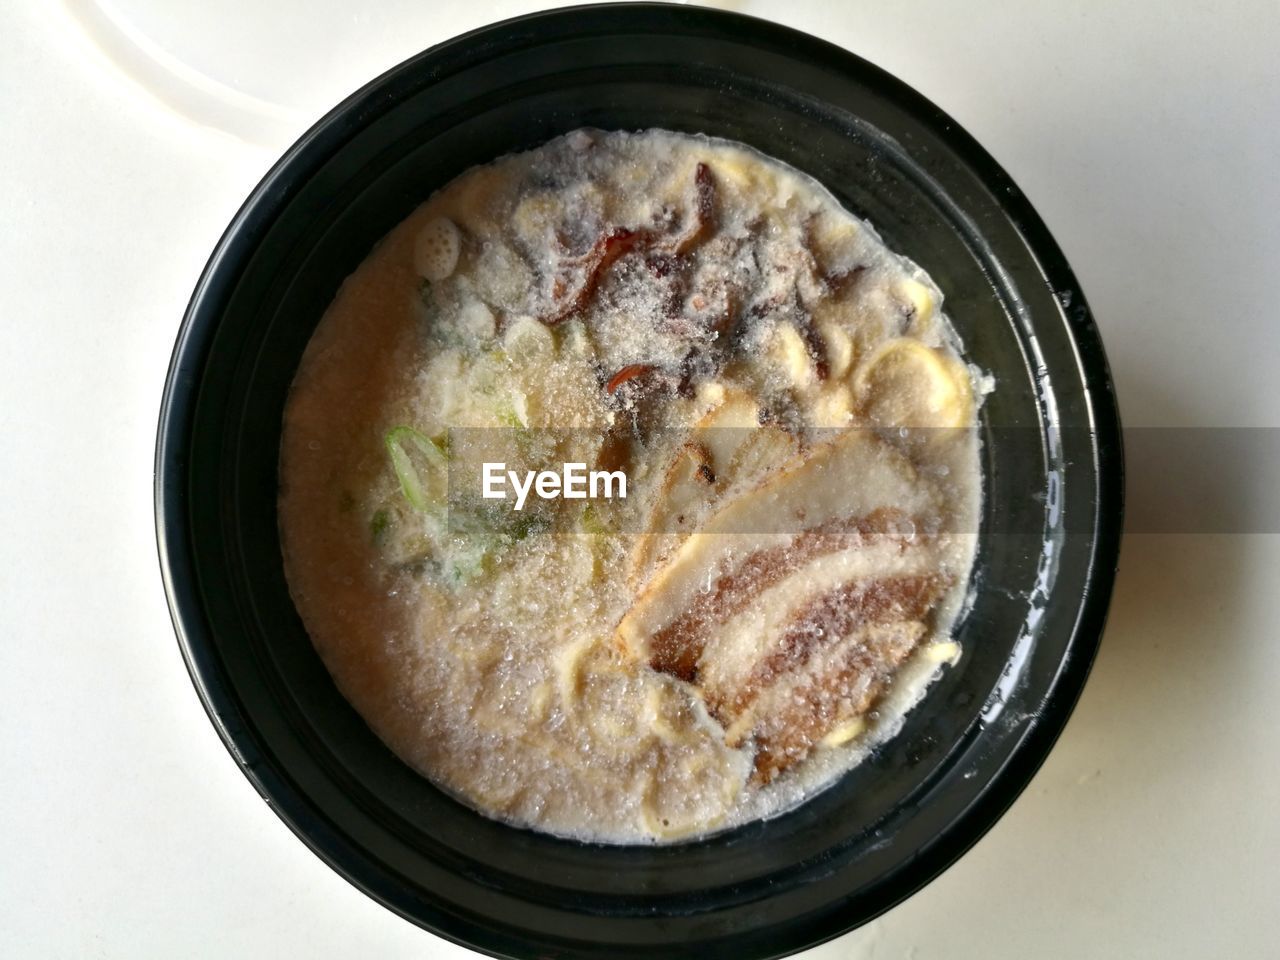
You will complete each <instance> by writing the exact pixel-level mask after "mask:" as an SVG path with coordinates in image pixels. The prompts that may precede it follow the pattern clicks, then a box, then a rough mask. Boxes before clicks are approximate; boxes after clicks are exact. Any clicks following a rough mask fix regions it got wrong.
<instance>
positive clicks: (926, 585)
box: [280, 131, 981, 842]
mask: <svg viewBox="0 0 1280 960" xmlns="http://www.w3.org/2000/svg"><path fill="white" fill-rule="evenodd" d="M941 303H942V295H941V292H940V291H939V290H938V289H937V287H936V286H935V285H934V284H933V283H932V281H930V280H929V278H928V277H927V276H926V275H925V274H924V273H923V272H922V271H921V270H919V268H917V267H916V266H914V265H913V264H911V263H910V262H909V261H906V260H904V259H902V258H900V257H898V256H896V255H894V254H893V253H891V252H890V251H888V250H887V249H886V248H885V247H884V245H883V244H882V243H881V241H880V240H879V238H878V237H877V236H876V234H875V233H874V231H873V230H872V229H871V228H870V227H869V226H868V225H867V224H865V223H862V222H860V221H858V220H857V219H856V218H854V217H853V216H852V215H850V214H849V213H847V212H846V211H844V210H842V209H841V208H840V207H839V206H838V204H837V203H836V202H835V200H834V199H833V198H832V197H831V196H830V194H828V193H827V192H826V191H825V190H824V189H822V188H821V187H820V186H819V185H818V184H817V183H816V182H814V181H813V180H811V179H809V178H807V177H805V176H804V175H802V174H800V173H798V172H796V171H794V170H792V169H790V168H788V167H786V166H784V165H782V164H779V163H777V162H775V161H772V160H769V159H768V158H765V157H763V156H762V155H760V154H759V153H756V152H755V151H752V150H750V149H748V148H745V147H742V146H740V145H737V144H731V143H728V142H725V141H720V140H712V139H708V138H705V137H692V136H686V135H679V134H673V133H668V132H664V131H646V132H644V133H638V134H627V133H602V132H599V131H576V132H574V133H572V134H570V135H568V136H567V137H563V138H559V139H557V140H554V141H552V142H550V143H548V144H546V145H544V146H543V147H540V148H538V149H536V150H533V151H530V152H528V153H525V154H518V155H512V156H508V157H504V158H502V159H500V160H498V161H496V162H494V163H492V164H489V165H486V166H483V167H478V168H474V169H472V170H470V171H468V172H466V173H464V174H463V175H462V176H460V177H459V178H458V179H456V180H454V181H453V182H452V183H450V184H448V185H447V186H445V187H444V188H443V189H441V190H439V191H438V192H437V193H435V194H434V195H433V196H432V197H431V198H430V199H429V200H428V201H427V202H426V203H424V204H423V205H422V206H421V207H420V208H419V209H418V210H416V211H415V212H414V213H413V214H412V215H410V216H409V217H408V218H407V219H406V220H405V221H404V222H403V223H402V224H400V225H399V226H398V227H396V228H395V229H394V230H392V231H391V233H390V234H389V235H388V236H387V237H386V238H385V240H383V241H382V242H381V243H380V244H379V245H378V246H377V247H376V249H375V250H374V251H373V252H372V253H371V254H370V255H369V257H368V258H367V259H366V260H365V261H364V263H362V264H361V265H360V267H359V268H358V269H357V270H356V272H355V273H354V274H353V275H352V276H351V277H349V278H348V279H347V280H346V282H345V283H344V284H343V286H342V288H341V290H340V291H339V293H338V295H337V297H336V298H335V300H334V303H333V304H332V306H331V307H330V308H329V310H328V311H327V312H326V314H325V316H324V318H323V319H322V321H321V322H320V324H319V326H318V328H317V330H316V333H315V335H314V337H313V338H312V341H311V343H310V344H309V346H308V348H307V350H306V353H305V355H304V357H303V361H302V364H301V366H300V368H299V371H298V374H297V376H296V379H295V382H294V385H293V390H292V392H291V395H290V398H289V401H288V404H287V407H286V411H285V424H284V427H285V429H284V439H283V443H282V449H281V477H282V489H281V496H280V527H281V535H282V543H283V548H284V560H285V570H286V574H287V577H288V581H289V585H290V589H291V591H292V594H293V597H294V600H295V602H296V604H297V607H298V609H299V612H300V614H301V616H302V618H303V621H304V623H305V624H306V626H307V629H308V631H309V633H310V635H311V638H312V640H313V642H314V644H315V646H316V649H317V650H318V651H319V653H320V655H321V657H322V658H323V660H324V662H325V664H326V666H327V667H328V669H329V670H330V672H331V673H332V674H333V676H334V679H335V680H336V682H337V684H338V686H339V688H340V689H341V690H342V692H343V693H344V695H345V696H346V697H347V698H348V699H349V700H350V701H351V703H352V704H353V705H354V706H355V707H356V709H357V710H358V711H359V712H360V713H361V715H362V716H363V717H364V718H365V719H366V721H367V722H368V723H369V725H370V727H371V728H372V729H373V730H374V731H375V732H376V733H377V734H378V735H379V736H380V737H381V738H382V739H383V740H384V741H385V742H386V743H387V744H388V745H389V746H390V747H391V748H392V749H393V750H394V751H395V752H396V753H397V754H398V755H399V756H401V757H402V758H403V759H404V760H405V761H406V762H407V763H409V764H410V765H412V766H413V767H414V768H415V769H417V770H419V771H420V772H422V773H423V774H424V775H425V776H427V777H429V778H430V779H431V780H432V781H433V782H435V783H436V784H438V785H439V786H441V787H442V788H443V789H445V790H447V791H449V792H450V793H452V794H453V795H455V796H457V797H458V798H459V799H460V800H462V801H463V802H465V803H468V804H470V805H471V806H473V807H475V808H476V809H478V810H480V811H482V812H484V813H486V814H488V815H490V816H494V817H497V818H500V819H503V820H506V821H509V822H512V823H516V824H520V825H525V826H530V827H534V828H537V829H541V830H546V831H550V832H554V833H557V834H561V835H567V836H574V837H580V838H589V839H595V840H604V841H610V842H651V841H670V840H678V839H682V838H687V837H690V836H697V835H699V834H702V833H706V832H708V831H713V830H717V829H722V828H725V827H727V826H731V825H733V824H736V823H741V822H745V821H747V820H750V819H754V818H757V817H761V816H768V815H771V814H774V813H777V812H780V811H782V810H785V809H789V808H790V807H792V806H794V805H795V804H796V803H799V802H801V801H802V800H804V799H806V798H807V797H809V796H812V795H813V794H814V793H815V792H817V791H818V790H820V789H822V788H823V787H824V786H825V785H827V784H829V783H830V782H832V780H833V779H834V778H835V777H836V776H838V775H839V774H840V773H841V772H842V771H844V770H847V769H848V768H849V767H850V766H852V765H853V764H854V763H856V762H857V761H858V760H859V759H861V758H862V757H863V756H864V755H865V754H866V752H867V751H868V750H869V749H870V748H871V747H872V746H874V744H875V743H876V742H878V741H879V740H880V739H883V738H884V737H885V736H889V735H891V734H892V733H893V732H894V730H895V729H896V726H897V725H898V723H899V722H900V718H901V716H902V714H903V713H904V712H905V711H906V710H907V709H909V708H910V707H911V705H912V703H913V702H914V701H915V700H916V699H917V698H918V697H919V695H920V693H921V691H922V690H923V689H924V687H925V685H926V684H927V682H928V680H929V678H930V677H931V676H932V675H933V674H934V672H935V671H936V669H937V667H938V665H939V664H940V663H942V662H945V661H947V660H951V659H954V658H955V657H956V656H958V650H957V648H956V647H955V645H954V644H953V643H951V642H950V628H951V625H952V621H953V619H954V617H955V614H956V612H957V610H958V609H959V605H960V603H961V602H962V600H963V597H964V593H965V590H966V586H967V580H968V572H969V568H970V565H971V563H972V556H973V549H974V533H973V531H975V530H976V522H977V520H976V518H977V510H978V506H979V502H980V494H981V490H980V484H979V481H978V472H977V439H976V433H975V431H973V430H972V429H969V428H971V427H972V426H973V424H974V420H975V416H976V413H975V410H976V404H977V401H978V395H979V394H980V392H981V391H980V390H978V389H976V387H975V383H976V381H975V379H974V377H973V375H972V374H971V372H970V370H969V369H968V368H967V367H966V366H965V365H964V363H963V362H962V360H961V359H960V354H959V351H958V343H957V341H956V338H955V336H954V333H953V332H952V330H951V328H950V326H949V324H948V323H947V321H946V319H945V317H944V315H943V314H942V313H941ZM899 428H912V429H909V430H905V431H902V432H905V433H906V434H907V435H906V436H905V437H904V436H902V435H901V433H900V429H899ZM915 428H925V429H915ZM941 428H945V429H941ZM492 460H501V461H503V462H504V463H505V464H507V465H508V466H510V467H512V468H513V469H516V468H518V469H519V472H520V473H521V475H523V472H524V470H525V469H526V468H529V469H534V468H537V469H546V468H550V469H554V470H560V469H561V467H562V466H563V464H564V463H565V462H570V461H573V462H582V463H584V464H587V465H588V466H589V467H592V468H594V467H597V466H600V467H608V468H610V469H612V468H621V469H623V472H625V474H626V475H627V477H628V479H629V480H630V481H631V490H630V491H629V495H628V497H627V498H626V499H625V500H624V499H617V498H615V499H609V500H603V499H591V500H586V501H582V500H568V499H556V500H547V501H544V500H542V499H541V498H536V499H531V500H530V502H529V503H528V504H527V505H526V507H525V508H524V509H523V510H521V511H515V510H514V505H513V503H512V502H511V501H493V500H482V499H480V495H479V493H478V491H479V489H480V486H479V485H480V464H481V463H482V462H485V461H492ZM704 583H705V584H706V589H702V586H701V585H702V584H704ZM700 597H701V599H700Z"/></svg>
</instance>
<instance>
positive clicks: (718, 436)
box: [627, 391, 800, 587]
mask: <svg viewBox="0 0 1280 960" xmlns="http://www.w3.org/2000/svg"><path fill="white" fill-rule="evenodd" d="M799 450H800V444H799V441H798V440H797V439H796V438H795V436H794V435H792V434H791V433H790V432H789V431H787V430H784V429H782V428H781V427H778V426H776V425H767V426H761V425H760V423H759V406H758V405H757V404H756V402H755V401H754V400H752V399H751V398H750V397H749V396H747V394H745V393H744V392H741V391H731V392H730V393H729V394H728V395H727V396H726V397H725V399H724V401H723V402H721V403H720V404H719V405H717V406H716V407H715V408H714V409H712V410H711V411H709V412H708V413H707V414H706V415H705V416H703V418H702V419H701V420H700V421H699V422H698V423H697V424H695V425H694V427H693V428H692V429H691V430H690V431H689V435H688V439H687V440H686V441H685V442H684V443H683V444H682V445H681V447H680V448H679V449H678V450H677V451H676V452H675V454H674V456H673V457H672V459H671V461H670V463H669V464H668V465H667V468H666V471H665V473H664V475H663V479H662V483H661V485H660V486H659V488H658V490H657V491H656V493H655V495H654V497H653V502H652V504H651V505H650V507H649V513H648V517H647V520H646V523H645V529H644V531H643V533H642V535H641V536H639V537H637V538H636V542H635V545H634V546H633V547H632V550H631V553H630V554H629V555H628V557H627V577H628V580H629V582H630V583H631V585H632V586H633V587H637V586H639V585H640V584H641V583H643V582H644V580H645V579H647V578H648V577H649V576H650V574H651V573H652V572H653V570H654V568H655V567H656V566H657V565H658V564H660V563H661V562H662V561H663V560H665V559H666V558H667V557H668V556H669V555H670V554H671V553H672V552H673V551H674V550H675V549H676V548H677V547H678V546H679V545H680V543H681V541H683V540H684V538H685V537H686V536H688V535H689V533H691V532H692V531H694V530H697V529H698V528H699V527H700V526H701V525H702V523H703V521H705V520H706V518H707V516H708V515H709V514H710V513H711V512H712V510H713V509H714V508H715V507H716V506H717V505H718V504H719V503H720V502H721V501H723V500H725V499H726V498H727V497H730V496H732V495H734V494H737V493H739V492H742V491H744V490H747V489H749V488H750V487H752V486H754V485H755V484H756V483H758V482H760V481H761V480H762V479H764V477H766V476H767V475H768V474H769V473H772V472H773V471H775V470H777V469H779V468H780V467H782V466H783V465H784V464H785V463H786V462H787V461H789V460H792V459H793V458H794V457H795V456H796V455H797V454H798V453H799Z"/></svg>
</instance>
